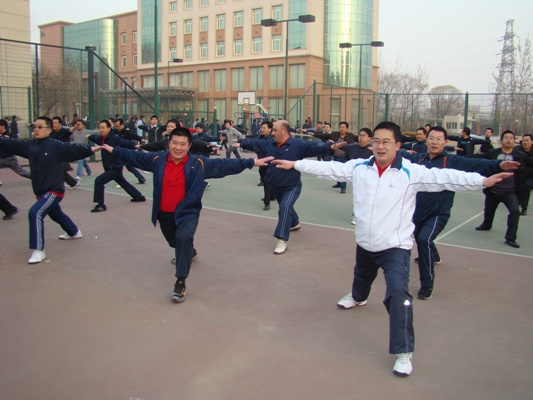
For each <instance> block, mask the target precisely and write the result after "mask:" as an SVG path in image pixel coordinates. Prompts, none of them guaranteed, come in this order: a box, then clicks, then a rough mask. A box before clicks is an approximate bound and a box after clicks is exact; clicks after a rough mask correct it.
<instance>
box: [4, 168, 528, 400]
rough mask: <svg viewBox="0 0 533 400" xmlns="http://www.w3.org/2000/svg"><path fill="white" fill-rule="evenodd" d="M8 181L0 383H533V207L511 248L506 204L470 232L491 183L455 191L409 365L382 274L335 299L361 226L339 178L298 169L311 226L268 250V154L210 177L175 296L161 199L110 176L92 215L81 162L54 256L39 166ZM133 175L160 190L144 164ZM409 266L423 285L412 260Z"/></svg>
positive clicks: (318, 387) (75, 391)
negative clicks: (396, 342)
mask: <svg viewBox="0 0 533 400" xmlns="http://www.w3.org/2000/svg"><path fill="white" fill-rule="evenodd" d="M93 166H94V169H95V171H96V172H98V171H100V168H101V167H100V166H99V165H97V164H93ZM127 177H128V178H129V179H130V180H131V181H133V180H134V179H133V177H132V175H130V174H129V173H128V174H127ZM148 177H149V176H148ZM149 179H150V178H149ZM0 181H2V182H3V186H2V187H1V188H0V191H1V193H3V194H4V195H6V196H7V197H8V198H9V199H10V200H11V201H12V202H14V203H15V204H16V205H17V206H18V207H20V208H21V213H19V215H17V216H16V217H15V218H14V219H13V220H12V221H1V220H0V227H1V228H0V251H1V253H0V254H1V260H2V266H1V267H0V318H1V325H0V343H2V346H1V347H0V360H1V364H0V365H1V367H0V393H2V395H1V397H2V398H5V399H37V398H38V399H58V398H64V399H71V398H76V399H128V400H129V399H143V400H148V399H150V400H152V399H154V400H159V399H161V400H166V399H169V400H171V399H200V400H204V399H302V398H306V399H390V398H397V399H411V400H416V399H424V400H425V399H428V398H432V399H503V398H505V399H525V398H530V397H531V393H532V391H533V383H532V382H531V378H530V373H531V372H530V371H531V369H532V367H533V361H532V359H531V356H530V355H531V354H532V353H533V343H532V340H531V337H532V336H533V315H532V314H531V307H532V305H533V304H532V303H533V298H532V296H531V294H530V287H531V283H532V282H533V249H532V246H531V239H530V238H531V237H532V233H533V223H532V221H533V215H531V216H526V217H524V218H522V219H521V221H520V229H519V236H518V242H519V243H520V244H522V248H521V249H519V250H514V249H512V248H510V247H508V246H506V245H504V244H503V234H504V228H503V226H504V224H505V218H506V213H505V210H504V209H500V210H498V214H497V223H498V225H499V226H495V228H494V230H493V231H490V232H476V231H474V229H473V228H474V227H475V226H476V225H477V224H479V223H480V221H481V216H480V215H479V213H480V212H481V211H482V208H483V195H482V194H480V193H462V194H460V195H458V196H457V198H456V205H455V207H454V210H453V213H454V214H453V217H452V219H451V221H450V223H449V225H448V227H447V230H446V232H445V233H444V234H443V235H442V238H441V241H440V243H441V244H440V245H439V249H440V253H441V255H442V258H443V264H441V265H439V266H438V267H437V281H436V291H435V295H434V297H433V298H432V299H431V300H429V301H418V300H417V301H415V303H414V310H415V311H414V314H415V330H416V351H415V355H414V360H413V361H414V372H413V375H412V376H411V377H409V378H407V379H400V378H396V377H395V376H393V374H392V365H393V362H394V358H393V357H392V356H390V355H388V354H387V347H388V318H387V314H386V311H385V308H384V307H383V305H382V303H381V302H382V299H383V295H384V291H385V287H384V281H383V278H382V276H379V277H378V279H377V280H376V283H375V285H374V288H373V291H372V293H371V295H370V298H369V304H368V305H367V306H366V307H362V308H359V309H355V310H345V311H341V310H339V309H337V307H336V302H337V300H338V299H339V298H341V297H342V296H343V295H345V294H346V293H348V291H349V288H350V285H351V278H352V274H353V262H354V238H353V229H352V226H351V225H350V223H349V222H350V220H351V207H350V202H351V197H350V195H349V194H347V195H340V194H338V192H336V191H335V190H334V189H331V182H330V181H322V180H318V179H315V178H311V177H305V178H304V190H303V193H302V196H301V198H300V200H299V202H298V203H297V210H298V211H299V213H300V217H301V220H302V226H303V227H302V229H301V231H299V232H295V233H294V234H293V235H292V236H291V240H290V242H289V250H288V251H287V253H286V254H284V255H282V256H275V255H274V254H272V251H273V248H274V245H275V239H274V238H273V237H272V232H273V229H274V226H275V222H276V219H275V217H276V214H277V205H273V207H272V209H271V210H270V211H262V204H261V201H260V198H261V197H262V190H261V188H259V187H257V186H256V184H257V182H258V173H257V171H256V170H254V171H246V172H245V173H243V174H241V175H239V176H235V177H228V178H225V179H224V180H213V181H211V182H212V187H211V188H210V189H208V190H207V191H206V194H205V196H204V205H205V209H204V211H203V212H202V218H201V222H200V226H199V230H198V233H197V236H196V242H195V243H196V248H197V249H198V252H199V259H198V260H196V261H194V263H193V268H192V272H191V276H190V279H189V280H188V294H187V300H186V302H185V303H183V304H179V305H177V304H173V303H172V302H171V301H170V293H171V290H172V287H173V283H174V278H173V273H174V271H173V266H172V265H171V264H170V258H171V257H172V251H171V249H170V248H169V247H168V246H167V245H166V243H165V242H164V240H163V238H162V235H161V234H160V232H159V229H155V228H154V227H153V226H151V224H150V221H149V219H150V209H151V201H147V202H146V203H143V204H135V203H130V201H129V197H128V196H127V195H125V194H124V193H123V192H122V191H121V190H120V189H115V188H114V187H113V186H114V185H110V187H108V189H107V193H106V204H107V206H108V210H109V211H107V212H105V213H100V214H91V213H90V212H89V210H90V209H91V208H92V206H93V203H92V181H93V177H87V178H85V179H84V180H83V184H82V188H80V189H78V190H74V191H68V192H67V196H66V198H65V200H64V201H63V202H62V207H63V209H64V210H65V211H66V212H67V213H68V214H69V215H70V216H71V217H72V218H73V220H74V221H75V222H77V223H78V224H79V226H80V228H81V230H82V231H83V234H84V237H83V238H82V239H81V240H76V241H68V242H65V241H59V240H57V236H58V235H59V234H60V233H61V231H60V228H59V227H58V226H57V225H55V224H54V223H53V222H52V221H50V220H47V221H46V241H47V242H46V253H47V255H48V258H47V260H46V262H45V263H42V264H40V265H34V266H30V265H28V264H27V259H28V257H29V255H30V251H29V250H28V248H27V246H28V244H27V235H28V226H27V218H26V213H27V210H28V208H29V206H30V205H31V204H32V203H33V196H32V193H31V188H30V185H29V181H27V180H24V179H22V178H20V177H18V176H16V175H15V174H13V173H12V172H11V171H7V170H5V169H4V170H0ZM138 187H139V188H140V189H141V190H142V191H143V192H144V193H145V194H146V195H147V196H149V197H151V179H150V180H149V182H148V184H146V185H139V186H138ZM415 256H416V251H414V252H413V258H414V257H415ZM411 274H412V279H411V284H410V288H411V291H412V292H413V293H416V291H417V290H418V271H417V270H416V264H414V267H413V268H412V272H411Z"/></svg>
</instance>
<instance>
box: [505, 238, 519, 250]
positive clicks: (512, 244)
mask: <svg viewBox="0 0 533 400" xmlns="http://www.w3.org/2000/svg"><path fill="white" fill-rule="evenodd" d="M505 244H506V245H508V246H511V247H514V248H515V249H519V248H520V245H519V244H518V243H516V240H511V239H505Z"/></svg>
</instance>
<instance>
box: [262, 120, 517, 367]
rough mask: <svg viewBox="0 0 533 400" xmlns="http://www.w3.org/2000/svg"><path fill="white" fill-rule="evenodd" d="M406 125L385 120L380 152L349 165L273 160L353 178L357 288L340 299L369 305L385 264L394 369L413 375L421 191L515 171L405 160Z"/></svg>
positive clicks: (377, 144) (463, 186)
mask: <svg viewBox="0 0 533 400" xmlns="http://www.w3.org/2000/svg"><path fill="white" fill-rule="evenodd" d="M400 138H401V130H400V127H399V126H398V125H396V124H394V123H392V122H382V123H380V124H378V126H376V128H375V129H374V139H373V140H372V152H373V153H374V157H372V158H370V159H367V160H364V159H357V160H350V161H348V162H346V163H345V164H342V163H334V162H318V161H311V160H301V161H288V160H273V161H272V163H273V164H275V165H277V167H278V168H283V169H291V168H294V169H296V170H297V171H300V172H306V173H310V174H312V175H316V176H320V177H328V178H329V179H332V180H336V181H345V182H346V181H351V182H352V184H353V188H354V193H353V198H354V214H355V219H356V220H357V223H356V227H355V237H356V240H357V248H356V256H355V268H354V280H353V285H352V290H351V292H350V293H349V294H348V295H347V296H345V297H344V298H343V299H341V300H340V301H339V302H338V303H337V304H338V307H339V308H341V309H349V308H354V307H357V306H364V305H365V304H366V303H367V299H368V295H369V294H370V289H371V287H372V283H373V281H374V279H375V278H376V277H377V274H378V271H379V268H380V267H381V268H383V271H384V273H385V282H386V285H387V291H386V294H385V300H384V304H385V307H386V309H387V311H388V313H389V325H390V339H389V353H391V354H395V355H396V362H395V364H394V368H393V372H394V374H395V375H397V376H409V375H410V374H411V372H412V370H413V365H412V361H411V360H412V352H413V350H414V329H413V308H412V302H413V297H412V296H411V295H410V294H409V288H408V282H409V259H410V255H411V248H412V247H413V239H412V233H413V230H414V225H413V223H412V217H413V214H414V211H415V200H416V194H417V192H421V191H433V192H435V191H442V190H445V189H447V190H469V189H470V190H476V189H481V188H483V187H489V186H493V185H494V184H495V183H496V182H499V181H501V180H502V178H505V177H507V176H509V175H510V174H506V173H502V174H497V175H493V176H491V177H490V178H483V177H482V176H481V175H479V174H474V173H466V172H462V171H456V170H451V169H438V168H432V169H427V168H425V167H422V166H420V165H416V164H413V163H411V162H410V161H408V160H406V159H403V158H402V156H401V155H400V154H398V150H399V149H400V146H401V143H400Z"/></svg>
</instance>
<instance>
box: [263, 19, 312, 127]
mask: <svg viewBox="0 0 533 400" xmlns="http://www.w3.org/2000/svg"><path fill="white" fill-rule="evenodd" d="M292 21H298V22H301V23H303V24H307V23H310V22H315V16H314V15H311V14H305V15H299V16H298V18H291V19H283V20H280V21H278V20H276V19H273V18H269V19H262V20H261V25H262V26H264V27H267V28H268V27H272V26H276V25H277V24H278V23H279V22H286V23H287V32H286V35H285V36H286V37H285V79H284V80H285V82H284V84H285V90H284V92H283V118H284V119H285V120H286V119H287V110H288V104H287V103H288V101H287V100H288V94H289V22H292Z"/></svg>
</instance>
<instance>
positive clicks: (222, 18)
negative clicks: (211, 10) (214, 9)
mask: <svg viewBox="0 0 533 400" xmlns="http://www.w3.org/2000/svg"><path fill="white" fill-rule="evenodd" d="M225 27H226V14H218V15H217V29H224V28H225Z"/></svg>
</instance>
